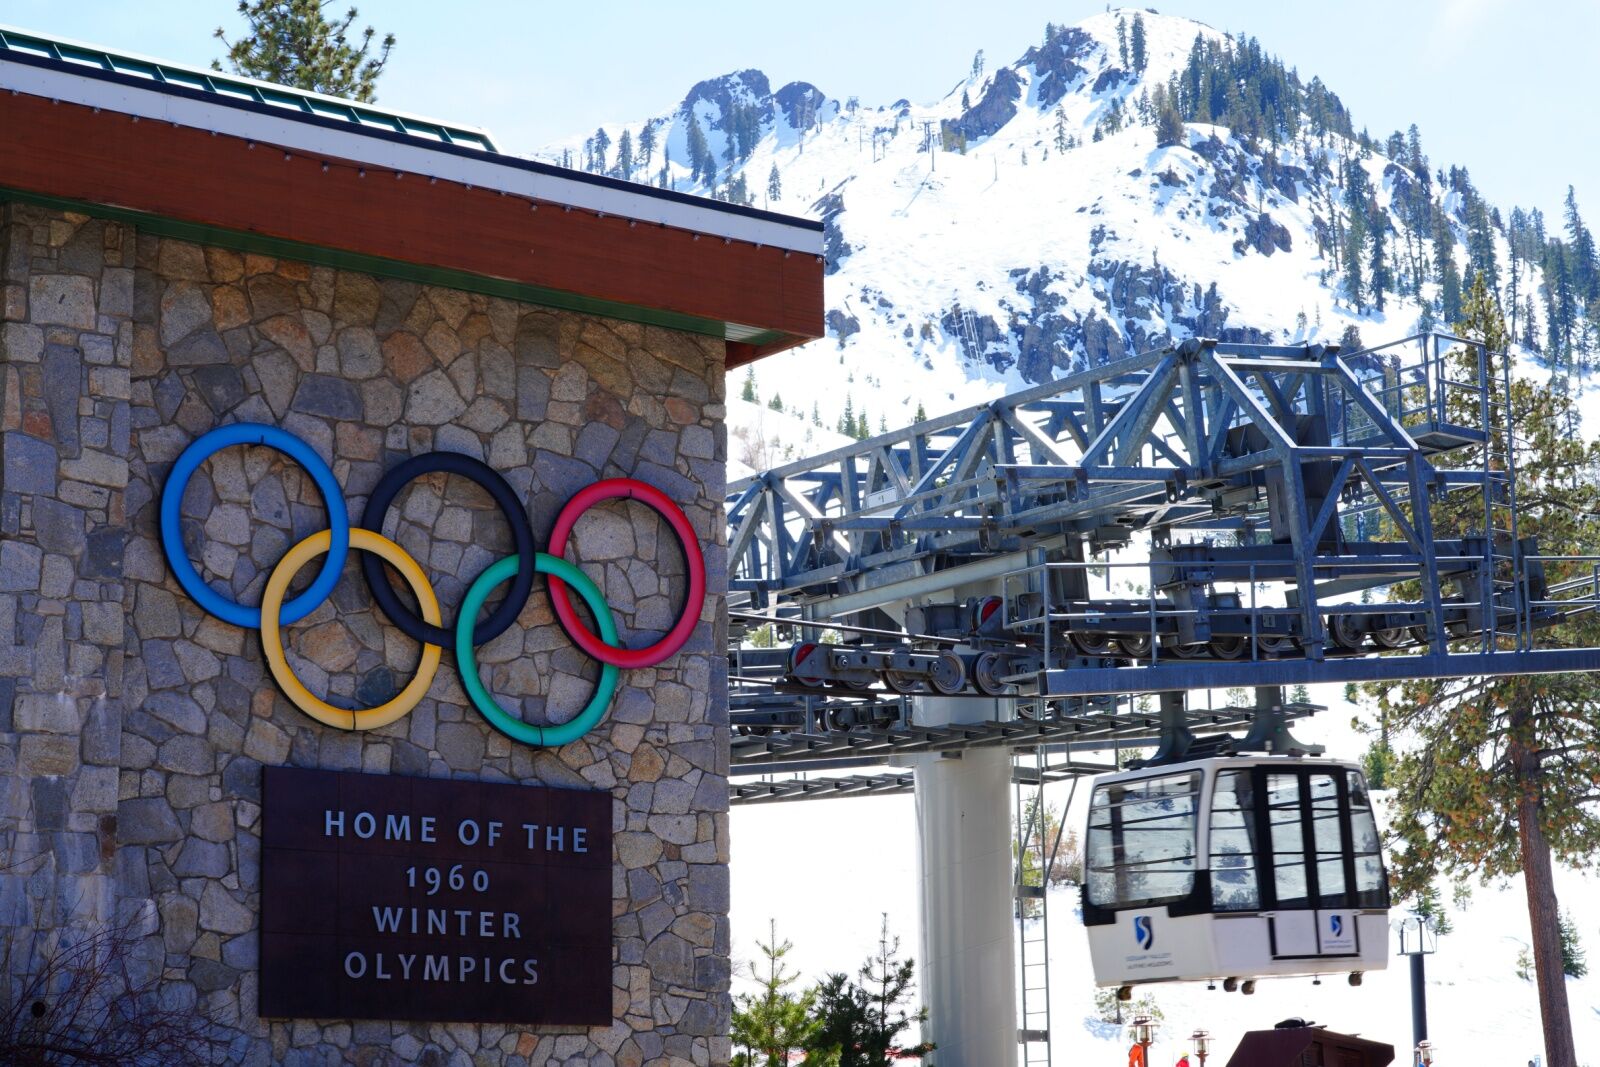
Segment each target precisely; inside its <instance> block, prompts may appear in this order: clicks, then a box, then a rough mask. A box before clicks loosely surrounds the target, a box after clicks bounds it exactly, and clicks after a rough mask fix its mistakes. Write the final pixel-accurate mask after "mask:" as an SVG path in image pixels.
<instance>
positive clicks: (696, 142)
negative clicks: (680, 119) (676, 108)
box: [685, 111, 717, 182]
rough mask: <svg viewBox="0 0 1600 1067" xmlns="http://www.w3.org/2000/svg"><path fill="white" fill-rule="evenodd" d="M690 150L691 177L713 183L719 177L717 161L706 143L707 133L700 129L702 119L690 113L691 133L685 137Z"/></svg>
mask: <svg viewBox="0 0 1600 1067" xmlns="http://www.w3.org/2000/svg"><path fill="white" fill-rule="evenodd" d="M685 140H686V141H687V142H688V149H689V177H690V178H691V179H692V180H694V181H700V180H701V179H704V180H705V181H708V182H709V181H711V180H713V179H714V178H715V177H716V176H717V161H716V159H715V158H714V157H713V156H712V154H711V146H710V145H709V144H708V143H707V142H706V131H704V130H702V129H701V128H700V117H699V116H698V115H696V114H695V113H694V112H693V111H690V112H689V132H688V133H687V134H686V135H685Z"/></svg>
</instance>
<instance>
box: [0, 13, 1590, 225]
mask: <svg viewBox="0 0 1600 1067" xmlns="http://www.w3.org/2000/svg"><path fill="white" fill-rule="evenodd" d="M344 6H345V0H335V2H334V3H333V4H332V5H331V9H332V10H340V9H342V8H343V7H344ZM358 6H359V7H360V8H361V15H362V19H361V21H362V23H366V22H371V23H373V24H375V25H376V26H377V27H378V28H379V29H380V31H382V30H390V31H393V32H394V33H395V34H396V36H397V37H398V38H399V46H398V47H397V48H396V50H395V53H394V56H393V58H392V60H391V63H390V68H389V71H388V72H387V73H386V74H385V76H384V80H383V82H382V84H381V88H380V94H379V96H380V101H381V102H382V103H384V104H387V105H389V106H391V107H394V108H397V109H399V110H403V111H413V112H418V113H421V114H425V115H432V116H435V117H438V118H441V119H448V120H452V121H456V122H463V123H469V124H475V125H480V126H486V127H488V128H489V129H490V131H491V132H493V133H494V134H495V136H496V137H497V138H498V139H499V141H500V143H501V145H502V146H503V147H505V148H507V149H509V150H511V151H516V152H527V151H530V150H532V149H533V148H535V147H537V146H540V145H542V144H545V143H547V142H549V141H552V140H555V139H557V138H560V137H564V136H567V135H569V134H573V133H580V132H587V131H591V130H593V129H594V127H595V126H597V125H599V124H600V123H601V122H606V121H615V120H621V119H633V118H638V117H641V116H643V115H647V114H651V113H654V112H657V111H660V110H662V109H664V108H666V107H668V106H670V105H671V104H672V103H674V102H675V101H677V100H681V99H682V97H683V94H684V92H685V90H686V89H687V88H688V87H689V86H690V85H691V84H693V83H694V82H696V81H698V80H700V79H702V78H706V77H711V76H714V75H717V74H721V73H724V72H726V71H729V70H735V69H740V68H743V67H752V66H753V67H759V68H760V69H762V70H764V71H765V72H766V73H767V75H768V76H769V77H770V78H771V79H772V82H773V85H774V86H777V85H781V84H783V83H784V82H786V81H791V80H795V79H800V80H805V81H810V82H813V83H814V84H816V85H817V86H818V87H819V88H821V89H822V90H823V91H824V92H826V93H828V94H830V95H833V96H837V97H845V96H850V95H855V96H859V97H860V98H861V101H862V103H864V104H877V103H890V102H892V101H894V100H895V99H897V98H899V97H902V96H904V97H906V98H908V99H911V100H916V101H926V100H931V99H934V98H935V97H938V96H940V95H942V94H943V93H944V92H945V91H946V90H947V89H948V88H949V87H950V85H952V84H954V83H955V81H956V80H957V79H958V78H960V77H961V75H962V74H963V73H964V72H965V71H966V70H967V69H968V65H969V64H970V62H971V60H972V54H973V52H974V51H975V50H976V49H978V48H982V49H984V50H985V53H986V55H987V57H988V61H989V65H990V67H991V68H992V67H994V66H996V65H999V64H1004V63H1010V62H1012V61H1013V60H1014V59H1016V58H1017V57H1018V56H1019V55H1021V53H1022V52H1023V51H1024V50H1025V49H1026V48H1027V47H1028V46H1029V45H1030V44H1031V43H1033V42H1035V41H1037V40H1039V39H1040V38H1041V37H1042V36H1043V29H1044V24H1045V23H1046V22H1047V21H1053V22H1057V23H1071V22H1075V21H1077V20H1078V19H1081V18H1083V17H1085V16H1087V15H1090V14H1093V13H1095V12H1096V11H1100V10H1103V9H1104V6H1105V5H1104V3H1084V2H1082V0H1055V2H1049V3H1047V2H1041V0H1000V2H999V3H973V2H965V3H962V2H956V0H916V2H912V0H901V2H900V3H896V4H885V3H875V2H873V0H849V2H845V0H805V2H803V3H795V4H782V5H780V4H754V3H750V2H749V0H744V2H740V3H734V2H732V0H696V2H693V3H687V4H680V3H671V2H666V0H655V2H618V0H591V2H588V3H574V2H572V0H563V2H560V3H550V2H548V0H523V2H516V0H454V2H453V3H449V4H441V3H416V2H409V0H358ZM1156 6H1157V8H1158V10H1160V11H1162V12H1164V13H1167V14H1181V15H1188V16H1190V17H1192V18H1197V19H1201V20H1203V21H1206V22H1209V23H1211V24H1212V25H1214V26H1217V27H1218V28H1221V29H1227V30H1230V31H1234V32H1237V31H1239V30H1241V29H1242V30H1244V31H1245V32H1247V33H1249V34H1251V35H1253V36H1255V37H1258V38H1260V40H1261V42H1262V44H1263V46H1264V47H1265V48H1266V49H1267V50H1268V51H1269V52H1273V53H1276V54H1278V55H1280V56H1282V57H1283V58H1284V59H1285V60H1286V61H1287V62H1289V63H1290V64H1291V65H1293V66H1296V67H1298V68H1299V70H1300V72H1301V73H1302V75H1304V76H1306V77H1309V76H1310V75H1311V74H1317V75H1320V76H1321V77H1322V79H1323V80H1324V81H1325V82H1326V83H1327V84H1328V85H1329V86H1330V87H1332V88H1333V89H1334V90H1335V91H1336V92H1338V93H1339V95H1340V96H1341V97H1342V98H1343V99H1344V101H1345V103H1346V104H1347V105H1348V106H1349V107H1350V109H1351V111H1352V113H1353V114H1354V115H1355V119H1356V122H1357V124H1358V126H1359V125H1365V126H1366V127H1367V128H1368V129H1369V130H1371V132H1372V133H1373V134H1374V135H1375V136H1381V135H1385V134H1387V133H1388V132H1389V131H1391V130H1393V129H1395V128H1397V127H1399V128H1404V127H1405V126H1406V125H1408V124H1410V123H1412V122H1415V123H1416V124H1417V125H1418V126H1419V127H1421V129H1422V135H1423V144H1424V147H1425V149H1426V151H1427V152H1428V155H1429V156H1430V158H1431V159H1432V160H1433V162H1434V164H1435V165H1439V164H1441V163H1444V164H1449V163H1460V164H1464V165H1466V166H1467V167H1468V169H1469V170H1470V171H1471V172H1472V175H1473V179H1474V180H1475V181H1476V183H1477V184H1478V186H1479V188H1480V189H1481V190H1482V191H1483V192H1484V193H1485V195H1487V196H1488V197H1489V199H1490V200H1491V202H1493V203H1495V204H1497V205H1500V206H1501V207H1502V208H1508V207H1509V206H1510V205H1511V204H1522V205H1524V206H1527V207H1540V208H1542V209H1543V210H1544V211H1545V212H1546V214H1547V215H1554V216H1555V217H1556V218H1559V214H1558V213H1559V209H1560V205H1561V200H1562V197H1563V196H1565V194H1566V188H1567V185H1568V184H1569V183H1571V184H1573V185H1575V186H1576V187H1577V191H1578V199H1579V203H1580V205H1581V206H1582V207H1584V209H1585V213H1586V215H1587V216H1588V217H1589V219H1590V221H1591V223H1592V224H1600V177H1597V176H1596V174H1597V170H1600V118H1597V111H1600V108H1597V104H1600V99H1597V96H1600V94H1597V93H1596V91H1595V84H1596V83H1595V76H1594V74H1593V73H1592V71H1593V67H1592V64H1593V62H1594V51H1595V49H1596V47H1597V42H1600V2H1597V0H1537V2H1535V3H1526V2H1523V3H1518V2H1515V0H1341V2H1339V3H1316V4H1313V3H1307V2H1305V0H1298V2H1286V0H1171V2H1167V3H1161V4H1158V5H1156ZM0 23H9V24H11V25H17V26H22V27H25V28H29V29H35V30H39V31H42V32H45V33H52V34H56V35H60V36H66V37H74V38H78V39H81V40H86V41H90V42H92V43H96V44H104V45H107V46H109V47H114V48H124V49H127V50H129V51H136V52H143V53H147V54H150V55H155V56H158V57H161V58H164V59H171V60H177V61H182V62H189V63H197V64H198V63H205V62H208V61H209V60H210V59H211V58H212V57H213V56H215V55H217V54H219V52H220V45H219V44H218V42H216V41H214V40H212V38H211V36H210V34H211V31H212V30H213V29H215V28H216V26H218V25H219V24H221V25H224V26H226V27H227V28H228V29H229V31H230V33H231V32H232V31H233V30H234V29H235V28H236V26H237V17H236V15H235V14H234V4H233V3H232V2H231V0H161V2H160V3H151V4H130V3H127V2H126V0H0Z"/></svg>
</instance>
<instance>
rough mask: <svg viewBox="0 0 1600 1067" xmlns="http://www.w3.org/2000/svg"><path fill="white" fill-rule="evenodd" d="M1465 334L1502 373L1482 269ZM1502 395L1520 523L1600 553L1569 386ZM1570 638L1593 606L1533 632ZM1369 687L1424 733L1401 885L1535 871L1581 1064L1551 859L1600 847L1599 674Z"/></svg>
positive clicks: (1547, 979)
mask: <svg viewBox="0 0 1600 1067" xmlns="http://www.w3.org/2000/svg"><path fill="white" fill-rule="evenodd" d="M1456 332H1457V333H1458V334H1460V335H1461V336H1464V337H1470V338H1473V339H1475V340H1480V341H1482V342H1484V344H1485V345H1486V346H1487V348H1488V350H1489V351H1490V352H1491V353H1493V355H1492V356H1491V361H1490V376H1491V382H1494V381H1498V378H1496V375H1497V373H1498V367H1499V364H1500V360H1501V359H1502V358H1504V357H1503V356H1501V355H1500V354H1499V353H1502V352H1503V351H1504V350H1505V348H1506V346H1507V344H1508V343H1509V341H1510V338H1509V337H1508V336H1507V335H1506V329H1505V320H1504V317H1503V316H1502V314H1501V312H1500V309H1499V307H1498V305H1497V303H1496V301H1495V299H1494V297H1493V295H1492V294H1491V293H1490V292H1489V289H1488V286H1487V284H1486V282H1485V280H1484V279H1483V277H1482V276H1481V275H1480V276H1477V277H1475V278H1474V280H1473V284H1472V289H1471V291H1470V293H1469V295H1468V298H1467V301H1466V304H1465V308H1464V321H1462V322H1460V323H1458V324H1457V327H1456ZM1461 363H1462V364H1463V365H1462V366H1460V367H1457V368H1454V369H1453V372H1454V373H1457V374H1458V376H1460V375H1474V376H1475V374H1476V358H1475V357H1473V356H1470V355H1469V356H1468V357H1467V358H1465V359H1463V360H1461ZM1491 389H1494V390H1495V391H1496V392H1498V389H1495V387H1494V386H1493V385H1491ZM1497 399H1498V400H1499V402H1503V403H1506V404H1507V406H1508V408H1509V413H1508V415H1507V418H1506V422H1507V423H1508V424H1509V425H1512V426H1515V427H1516V428H1517V434H1518V438H1519V442H1518V451H1517V479H1518V481H1517V502H1518V507H1519V520H1518V521H1519V529H1520V532H1521V534H1522V536H1525V537H1526V536H1537V537H1538V538H1539V551H1540V552H1542V553H1545V554H1549V555H1562V554H1577V553H1581V552H1585V551H1591V550H1592V548H1593V546H1594V545H1595V544H1596V543H1600V520H1597V519H1596V517H1595V516H1596V515H1597V514H1600V484H1597V483H1596V482H1595V480H1594V478H1593V473H1592V472H1593V471H1594V470H1595V469H1596V465H1597V464H1600V443H1593V442H1586V441H1584V440H1582V438H1581V437H1580V436H1579V435H1576V434H1573V433H1571V432H1569V429H1568V428H1569V426H1570V424H1571V422H1570V419H1571V414H1572V411H1571V401H1570V400H1569V399H1568V398H1567V397H1565V396H1563V395H1561V394H1559V393H1558V392H1556V391H1555V390H1551V389H1546V388H1541V387H1537V386H1535V385H1533V384H1532V383H1530V382H1528V381H1527V380H1526V379H1523V378H1513V379H1512V381H1511V393H1510V396H1509V398H1506V397H1499V398H1497ZM1472 410H1473V411H1476V407H1475V402H1473V406H1472ZM1461 414H1462V416H1463V417H1464V416H1465V415H1466V412H1465V411H1463V412H1462V413H1461ZM1490 447H1491V448H1493V449H1495V450H1498V451H1503V450H1504V449H1505V441H1504V440H1503V432H1502V431H1500V430H1496V432H1495V434H1494V440H1493V441H1492V442H1491V444H1490ZM1475 451H1476V452H1477V453H1478V454H1477V455H1473V456H1453V457H1450V459H1449V460H1446V459H1445V457H1439V458H1438V460H1436V461H1437V462H1441V463H1448V464H1454V463H1460V462H1472V463H1481V462H1485V459H1484V457H1483V456H1482V454H1481V452H1482V450H1481V448H1480V449H1477V450H1475ZM1433 518H1434V530H1435V534H1436V536H1438V537H1442V538H1449V537H1460V536H1463V535H1466V534H1470V533H1471V532H1472V531H1473V530H1474V529H1476V530H1480V531H1481V529H1482V524H1483V501H1482V497H1481V495H1480V493H1477V492H1472V491H1459V492H1456V493H1452V494H1451V495H1450V496H1449V497H1448V498H1446V499H1445V500H1443V501H1440V502H1439V503H1438V504H1436V505H1435V506H1434V510H1433ZM1480 536H1481V534H1480ZM1586 566H1587V565H1586V564H1576V565H1573V566H1571V567H1562V566H1558V565H1556V564H1553V563H1546V564H1545V567H1546V572H1547V573H1546V580H1547V582H1548V583H1556V582H1560V581H1564V580H1567V579H1569V578H1572V577H1574V576H1576V575H1577V574H1578V573H1579V570H1578V568H1580V567H1586ZM1557 641H1559V642H1560V643H1561V644H1564V645H1573V646H1592V645H1593V644H1595V643H1596V641H1600V621H1597V620H1596V619H1594V618H1593V617H1591V616H1589V615H1580V616H1578V617H1576V618H1573V619H1569V620H1567V621H1566V622H1565V623H1564V624H1563V625H1562V627H1561V630H1560V632H1559V636H1556V635H1553V634H1551V633H1550V632H1549V631H1545V632H1543V633H1541V634H1538V635H1536V636H1535V638H1534V644H1535V645H1536V646H1544V647H1549V646H1550V645H1551V644H1552V643H1553V642H1557ZM1367 693H1368V695H1369V696H1371V697H1373V698H1375V700H1376V702H1377V705H1378V707H1379V709H1380V710H1381V711H1382V712H1383V713H1384V714H1385V715H1386V716H1387V717H1388V721H1389V723H1390V727H1391V729H1392V730H1393V732H1394V736H1396V737H1406V738H1410V739H1413V743H1414V747H1413V748H1411V749H1410V750H1409V751H1407V752H1405V753H1403V754H1402V755H1401V756H1400V759H1399V761H1398V762H1397V764H1396V765H1395V767H1394V768H1393V772H1394V778H1393V781H1394V786H1395V810H1394V818H1393V821H1392V824H1391V833H1392V834H1393V836H1394V838H1395V840H1396V843H1397V844H1398V845H1400V846H1401V848H1400V849H1399V850H1398V851H1395V852H1393V853H1392V855H1393V858H1394V872H1393V873H1394V876H1395V880H1396V883H1397V888H1398V889H1399V891H1400V893H1401V895H1402V896H1408V895H1414V894H1418V893H1420V892H1421V891H1423V890H1424V888H1425V887H1427V886H1429V885H1431V884H1432V882H1433V879H1434V877H1435V876H1436V875H1438V874H1445V875H1448V876H1450V877H1451V878H1452V879H1453V880H1454V881H1455V882H1456V885H1457V889H1458V891H1460V892H1464V891H1465V890H1466V888H1467V886H1468V885H1469V883H1470V882H1471V881H1472V880H1478V879H1482V880H1491V879H1497V878H1508V877H1510V876H1512V875H1514V874H1518V873H1521V874H1522V875H1523V876H1524V885H1525V888H1526V892H1527V900H1528V915H1529V920H1530V927H1531V929H1532V934H1533V959H1534V964H1535V969H1536V972H1537V980H1538V990H1539V1008H1540V1015H1541V1018H1542V1022H1543V1028H1544V1040H1545V1049H1546V1062H1547V1063H1548V1064H1549V1067H1576V1064H1577V1059H1576V1055H1575V1053H1574V1051H1573V1039H1572V1024H1571V1019H1570V1017H1569V1012H1568V1006H1567V991H1566V986H1565V984H1564V982H1563V979H1562V974H1563V960H1562V951H1561V930H1560V910H1559V906H1558V903H1557V900H1556V893H1555V885H1554V880H1553V866H1554V864H1555V863H1557V862H1559V863H1564V864H1569V865H1582V864H1587V863H1588V862H1589V861H1590V858H1591V857H1592V856H1593V855H1594V854H1595V852H1596V850H1597V849H1600V814H1597V812H1596V811H1595V809H1594V807H1593V805H1594V803H1595V797H1594V785H1593V783H1594V782H1596V781H1600V719H1597V718H1596V717H1595V716H1594V715H1593V713H1592V708H1593V707H1594V705H1595V703H1596V701H1597V699H1600V681H1597V680H1596V679H1595V678H1593V677H1592V676H1591V675H1588V674H1554V675H1537V676H1534V675H1508V676H1501V677H1494V678H1471V679H1451V680H1437V679H1419V680H1415V681H1410V682H1403V683H1401V684H1399V685H1394V686H1388V685H1372V686H1369V687H1367Z"/></svg>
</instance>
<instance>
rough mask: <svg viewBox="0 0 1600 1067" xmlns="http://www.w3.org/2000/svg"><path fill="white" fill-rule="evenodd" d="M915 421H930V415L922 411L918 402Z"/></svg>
mask: <svg viewBox="0 0 1600 1067" xmlns="http://www.w3.org/2000/svg"><path fill="white" fill-rule="evenodd" d="M915 421H916V422H927V421H928V413H927V412H926V411H924V410H922V404H921V402H918V404H917V415H916V419H915Z"/></svg>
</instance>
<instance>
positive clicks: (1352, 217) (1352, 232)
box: [1344, 159, 1372, 311]
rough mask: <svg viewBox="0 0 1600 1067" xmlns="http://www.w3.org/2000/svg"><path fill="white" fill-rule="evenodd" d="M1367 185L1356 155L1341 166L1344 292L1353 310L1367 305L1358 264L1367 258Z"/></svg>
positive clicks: (1363, 167)
mask: <svg viewBox="0 0 1600 1067" xmlns="http://www.w3.org/2000/svg"><path fill="white" fill-rule="evenodd" d="M1371 195H1372V191H1371V186H1370V185H1369V184H1368V182H1367V168H1366V167H1365V166H1363V165H1362V163H1361V160H1360V159H1353V160H1351V161H1350V162H1349V163H1348V164H1347V165H1346V166H1345V169H1344V203H1345V208H1346V210H1347V211H1348V212H1349V222H1348V224H1347V225H1346V227H1345V234H1344V295H1345V298H1346V299H1347V300H1349V301H1350V305H1351V306H1352V307H1354V308H1355V309H1356V310H1357V311H1365V310H1366V307H1367V287H1366V282H1365V280H1364V278H1363V272H1362V265H1363V264H1364V263H1366V261H1367V233H1368V231H1369V230H1370V229H1371V226H1370V225H1369V224H1368V221H1367V208H1368V204H1367V202H1368V200H1370V199H1371Z"/></svg>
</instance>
